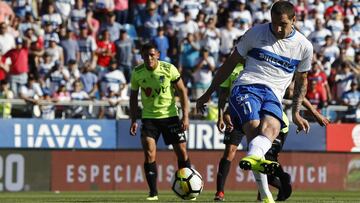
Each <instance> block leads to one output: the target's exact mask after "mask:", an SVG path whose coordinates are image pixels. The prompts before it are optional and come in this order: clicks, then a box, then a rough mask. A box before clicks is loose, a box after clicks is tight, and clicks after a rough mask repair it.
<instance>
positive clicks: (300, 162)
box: [51, 151, 360, 191]
mask: <svg viewBox="0 0 360 203" xmlns="http://www.w3.org/2000/svg"><path fill="white" fill-rule="evenodd" d="M157 155H158V157H157V164H158V173H159V175H158V182H159V183H158V186H159V188H160V189H170V180H171V176H172V174H173V173H174V171H175V170H176V168H177V166H176V159H175V155H174V154H173V152H169V151H161V152H158V154H157ZM221 155H222V152H221V151H192V152H190V158H191V161H192V164H193V165H194V167H195V168H196V169H197V170H198V171H199V172H200V173H201V174H202V176H203V179H204V181H205V190H215V184H216V172H217V165H218V161H219V159H220V157H221ZM242 156H244V153H243V152H241V153H238V155H237V158H236V160H235V161H234V162H233V164H232V167H231V170H230V174H229V176H228V181H227V183H226V188H227V189H228V190H238V189H243V190H244V189H247V190H248V189H255V184H254V178H253V176H252V174H251V173H248V172H245V171H242V170H241V169H240V168H239V167H238V166H237V163H238V162H239V159H240V158H241V157H242ZM280 160H281V163H282V164H283V166H284V168H285V170H286V171H288V172H289V173H290V174H291V176H292V181H293V185H294V189H300V190H311V189H316V190H329V189H330V190H346V189H352V188H358V187H359V185H360V180H358V178H357V177H359V176H358V175H357V174H358V173H360V155H354V154H323V153H283V154H282V155H281V157H280ZM51 174H52V180H51V184H52V186H51V188H52V190H61V191H62V190H67V191H71V190H144V189H147V184H146V179H145V176H144V175H143V153H142V152H135V151H120V152H115V151H76V152H72V151H54V152H52V173H51Z"/></svg>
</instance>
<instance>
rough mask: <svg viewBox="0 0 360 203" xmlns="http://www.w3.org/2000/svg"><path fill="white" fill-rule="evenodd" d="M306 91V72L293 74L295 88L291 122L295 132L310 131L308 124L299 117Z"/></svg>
mask: <svg viewBox="0 0 360 203" xmlns="http://www.w3.org/2000/svg"><path fill="white" fill-rule="evenodd" d="M306 89H307V72H303V73H300V72H297V73H296V74H295V86H294V92H293V104H292V115H293V122H294V123H295V124H296V126H297V130H296V132H300V131H302V130H304V131H305V132H306V133H308V132H309V130H310V125H309V122H308V121H307V120H306V119H304V118H303V117H301V115H300V108H301V104H302V102H303V100H304V98H305V95H306Z"/></svg>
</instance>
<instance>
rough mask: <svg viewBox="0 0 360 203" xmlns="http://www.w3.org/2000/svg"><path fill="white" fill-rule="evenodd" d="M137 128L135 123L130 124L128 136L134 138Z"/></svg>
mask: <svg viewBox="0 0 360 203" xmlns="http://www.w3.org/2000/svg"><path fill="white" fill-rule="evenodd" d="M137 128H138V124H137V122H136V121H135V122H131V126H130V135H131V136H135V135H136V131H137Z"/></svg>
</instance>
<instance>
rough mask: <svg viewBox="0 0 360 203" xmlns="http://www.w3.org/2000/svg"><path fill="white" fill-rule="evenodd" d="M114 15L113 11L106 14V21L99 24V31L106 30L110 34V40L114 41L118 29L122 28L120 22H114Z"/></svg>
mask: <svg viewBox="0 0 360 203" xmlns="http://www.w3.org/2000/svg"><path fill="white" fill-rule="evenodd" d="M115 20H116V16H115V14H114V13H109V14H108V15H107V16H106V22H105V23H103V24H101V27H100V31H101V33H103V31H104V30H107V31H108V33H109V34H110V41H112V42H114V41H115V40H117V39H119V36H120V30H121V28H122V26H121V24H120V23H118V22H116V21H115Z"/></svg>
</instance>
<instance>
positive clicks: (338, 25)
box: [326, 11, 344, 41]
mask: <svg viewBox="0 0 360 203" xmlns="http://www.w3.org/2000/svg"><path fill="white" fill-rule="evenodd" d="M342 20H343V16H342V15H341V13H339V12H337V11H335V12H334V13H333V14H332V15H331V17H330V19H329V20H328V21H327V23H326V27H327V28H328V29H329V30H330V31H331V32H332V34H333V36H334V39H335V40H336V41H337V40H338V39H339V37H340V34H341V31H342V30H343V29H344V24H343V21H342Z"/></svg>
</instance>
